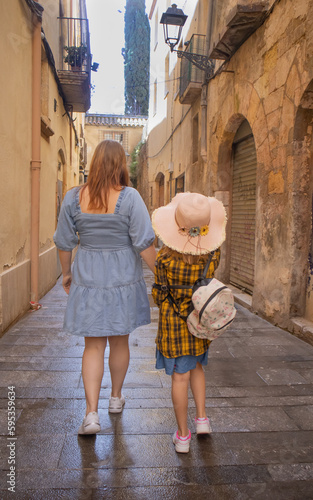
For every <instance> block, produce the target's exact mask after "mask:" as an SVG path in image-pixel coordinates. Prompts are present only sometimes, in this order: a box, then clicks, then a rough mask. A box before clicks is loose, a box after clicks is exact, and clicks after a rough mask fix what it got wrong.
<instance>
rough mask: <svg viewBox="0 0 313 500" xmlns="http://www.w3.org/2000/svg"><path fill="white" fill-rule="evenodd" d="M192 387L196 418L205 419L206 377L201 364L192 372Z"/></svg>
mask: <svg viewBox="0 0 313 500" xmlns="http://www.w3.org/2000/svg"><path fill="white" fill-rule="evenodd" d="M190 387H191V391H192V394H193V398H194V400H195V403H196V411H197V415H196V418H205V417H206V413H205V376H204V371H203V367H202V365H201V364H200V363H197V366H196V368H195V369H194V370H190Z"/></svg>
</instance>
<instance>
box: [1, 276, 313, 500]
mask: <svg viewBox="0 0 313 500" xmlns="http://www.w3.org/2000/svg"><path fill="white" fill-rule="evenodd" d="M145 277H146V282H147V286H148V290H149V292H151V285H152V282H153V275H152V273H151V272H150V271H149V270H148V269H147V268H145ZM41 303H42V306H43V307H42V309H40V310H39V311H36V312H29V313H27V314H26V315H25V316H24V317H23V318H22V319H21V320H20V321H19V322H18V323H16V324H15V325H14V326H12V328H11V329H10V330H9V331H8V332H7V333H6V334H5V335H4V336H3V337H2V338H1V339H0V450H1V455H0V465H1V467H0V469H1V476H0V477H1V483H0V498H1V499H3V500H6V499H9V498H10V499H11V498H14V499H16V500H17V499H18V500H20V499H23V500H32V499H34V500H55V499H69V500H72V499H73V500H87V499H88V500H89V499H90V500H98V499H108V500H109V499H114V500H122V499H127V500H128V499H129V500H141V499H142V500H154V499H158V500H159V499H162V500H163V499H166V500H167V499H169V500H172V499H173V500H174V499H175V500H176V499H181V498H184V499H187V500H189V499H195V498H197V497H200V496H201V497H202V498H205V499H210V500H215V499H216V500H224V499H230V500H237V499H240V500H241V499H242V500H246V499H270V500H277V499H279V500H280V499H281V500H289V499H293V500H298V499H299V500H305V499H310V500H312V499H313V369H312V368H313V346H310V345H308V344H306V343H304V342H303V341H301V340H300V339H298V338H296V337H294V336H292V335H291V334H290V333H287V332H285V331H283V330H281V329H279V328H276V327H274V326H272V325H271V324H269V323H267V322H266V321H264V320H262V319H261V318H259V317H258V316H255V315H253V314H252V313H250V312H249V311H248V310H247V309H244V308H243V307H241V306H237V307H238V313H237V317H236V320H235V322H234V323H233V325H232V326H231V328H229V329H228V330H227V331H226V332H225V333H224V334H223V335H222V336H221V337H220V338H219V339H216V340H215V341H214V342H213V343H212V344H211V347H210V356H209V365H208V366H207V367H206V380H207V390H206V394H207V399H206V407H207V413H208V416H209V417H210V419H211V423H212V428H213V434H212V435H211V436H209V437H202V438H197V437H196V435H195V433H194V425H193V419H194V416H195V409H194V404H193V401H192V399H191V394H190V408H189V426H190V429H191V430H192V432H193V435H192V442H191V450H190V453H189V454H188V455H181V454H180V455H179V454H177V453H176V452H175V450H174V446H173V444H172V441H171V436H172V434H173V432H174V430H176V424H175V418H174V413H173V410H172V405H171V397H170V383H171V381H170V377H168V376H167V375H165V373H163V372H161V371H156V370H155V368H154V353H155V344H154V338H155V335H156V329H157V318H158V311H157V309H156V308H155V307H154V305H153V303H152V301H151V306H152V323H151V325H149V326H145V327H142V328H138V329H137V330H136V331H135V332H133V333H132V334H131V336H130V349H131V362H130V368H129V372H128V374H127V376H126V380H125V385H124V390H123V393H124V395H125V397H126V405H125V409H124V411H123V413H122V414H120V415H112V414H109V413H108V399H109V395H110V378H109V371H108V363H107V361H108V360H107V356H108V354H107V353H106V359H105V374H104V378H103V383H102V389H101V394H100V405H99V408H100V410H99V415H100V421H101V428H102V430H101V433H100V434H98V435H97V436H89V437H84V436H83V437H78V436H77V429H78V427H79V425H80V424H81V420H82V417H83V415H84V410H85V403H84V389H83V383H82V379H81V373H80V369H81V356H82V352H83V339H80V338H78V337H75V336H69V335H65V334H64V333H63V332H62V322H63V313H64V309H65V305H66V295H65V293H64V292H63V289H62V286H61V283H60V281H59V282H58V283H57V285H56V286H55V287H54V288H53V289H52V290H51V291H50V292H49V293H48V294H47V295H46V296H45V297H44V298H43V299H42V300H41ZM11 386H14V387H11ZM9 387H10V388H11V389H8V388H9ZM8 407H9V408H10V411H11V413H10V416H9V419H8V411H7V409H8ZM14 423H15V429H14ZM8 429H10V430H11V434H12V435H11V436H9V435H8ZM10 468H11V469H10ZM8 481H9V482H8ZM10 481H11V483H10ZM10 487H11V488H13V490H15V492H13V490H11V491H10V490H8V488H10Z"/></svg>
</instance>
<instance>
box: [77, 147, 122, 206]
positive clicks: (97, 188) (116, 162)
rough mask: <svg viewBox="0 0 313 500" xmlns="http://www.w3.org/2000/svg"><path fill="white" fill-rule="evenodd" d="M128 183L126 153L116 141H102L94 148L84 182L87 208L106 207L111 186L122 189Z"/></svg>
mask: <svg viewBox="0 0 313 500" xmlns="http://www.w3.org/2000/svg"><path fill="white" fill-rule="evenodd" d="M128 185H129V174H128V170H127V167H126V155H125V151H124V149H123V147H122V146H121V144H120V143H119V142H117V141H102V142H100V143H99V144H98V146H97V147H96V149H95V152H94V155H93V157H92V160H91V164H90V171H89V175H88V179H87V182H86V184H84V186H83V187H82V191H83V190H84V189H86V187H87V186H88V191H89V205H88V208H89V209H102V208H105V210H107V209H108V198H109V191H110V189H111V188H114V189H117V190H118V189H119V190H120V189H122V188H123V187H124V186H128Z"/></svg>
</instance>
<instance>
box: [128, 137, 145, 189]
mask: <svg viewBox="0 0 313 500" xmlns="http://www.w3.org/2000/svg"><path fill="white" fill-rule="evenodd" d="M142 146H143V143H142V142H139V143H138V144H137V146H135V147H134V149H133V151H132V152H131V155H130V158H131V162H130V165H129V172H130V180H131V183H132V185H133V187H134V188H137V176H138V165H139V155H140V150H141V148H142Z"/></svg>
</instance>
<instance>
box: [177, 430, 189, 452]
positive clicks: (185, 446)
mask: <svg viewBox="0 0 313 500" xmlns="http://www.w3.org/2000/svg"><path fill="white" fill-rule="evenodd" d="M190 441H191V432H190V431H189V434H188V436H186V437H182V436H179V435H178V431H176V432H175V434H174V435H173V443H174V445H175V450H176V451H177V453H188V452H189V448H190Z"/></svg>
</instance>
